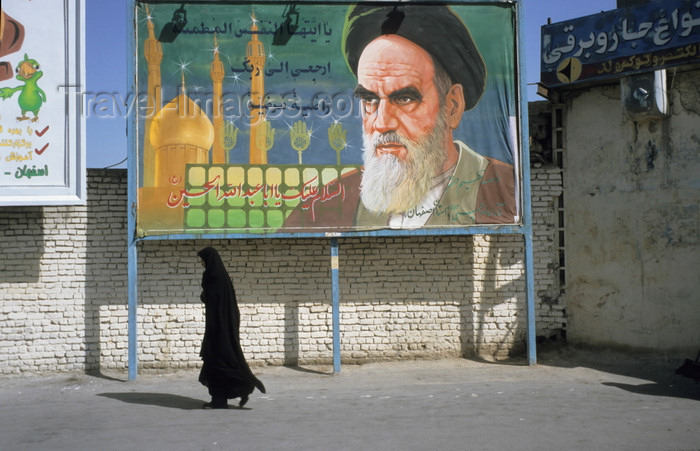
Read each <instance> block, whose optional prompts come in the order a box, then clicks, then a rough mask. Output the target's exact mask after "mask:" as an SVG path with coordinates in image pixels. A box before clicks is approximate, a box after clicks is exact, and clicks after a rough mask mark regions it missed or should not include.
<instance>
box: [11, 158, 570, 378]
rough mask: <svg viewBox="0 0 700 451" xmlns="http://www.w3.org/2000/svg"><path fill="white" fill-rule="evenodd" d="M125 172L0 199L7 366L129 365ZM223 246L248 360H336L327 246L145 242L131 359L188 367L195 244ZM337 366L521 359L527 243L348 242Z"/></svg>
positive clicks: (545, 324)
mask: <svg viewBox="0 0 700 451" xmlns="http://www.w3.org/2000/svg"><path fill="white" fill-rule="evenodd" d="M126 190H127V184H126V171H124V170H89V171H88V202H87V205H86V206H73V207H11V208H10V207H4V208H0V249H1V250H2V255H3V257H4V258H3V259H2V260H0V315H1V316H0V337H2V339H1V340H0V374H20V373H38V372H42V373H47V372H64V371H100V370H105V369H109V370H123V369H125V368H126V367H127V365H128V358H127V351H128V344H127V329H128V323H127V255H126V244H127V243H126V236H127V231H126V203H127V192H126ZM560 192H561V178H560V175H559V171H558V170H556V169H552V168H544V167H541V168H538V169H534V170H533V206H534V213H535V215H534V219H535V238H534V247H535V257H536V263H535V279H536V291H537V293H539V294H541V295H543V296H544V294H546V293H550V292H551V290H552V286H554V285H556V280H555V279H556V277H555V275H554V274H553V273H552V272H551V266H552V264H553V262H554V261H556V251H555V250H554V248H553V247H552V243H553V241H554V231H553V230H551V229H550V224H551V223H552V221H553V217H554V202H555V200H554V199H555V198H556V196H558V194H559V193H560ZM208 245H213V246H215V247H217V248H218V249H219V250H220V253H221V255H222V258H223V260H224V262H225V263H226V264H227V265H228V267H229V272H230V274H231V277H232V278H233V281H234V284H235V286H236V290H237V294H238V298H239V305H240V309H241V317H242V321H241V340H242V346H243V349H244V352H245V353H246V357H247V358H248V360H249V361H250V363H251V364H253V365H263V364H271V365H280V364H311V363H330V362H331V361H332V353H333V350H332V329H331V301H330V300H331V282H330V248H329V243H328V240H326V239H308V238H305V239H259V240H252V239H250V240H214V241H207V240H184V241H147V242H142V243H140V244H139V262H138V270H139V285H138V290H139V307H138V324H137V327H138V341H139V347H138V355H139V367H140V368H141V369H144V370H151V369H153V370H156V369H157V370H171V369H179V368H194V367H197V366H198V365H199V364H200V360H199V357H198V353H199V346H200V342H201V337H202V334H203V330H204V322H203V320H204V312H203V310H202V305H201V303H200V301H199V291H200V288H199V282H200V278H201V270H202V269H201V266H200V265H199V263H198V261H197V258H196V252H197V251H198V250H199V249H201V248H202V247H205V246H208ZM339 245H340V256H339V257H340V289H341V291H340V317H341V318H340V319H341V328H340V332H341V358H342V361H343V363H359V362H367V361H377V360H387V359H407V358H439V357H454V356H477V355H478V356H482V357H485V358H489V359H503V358H507V357H509V356H511V355H520V356H522V355H524V353H525V336H526V317H525V302H526V299H525V280H524V276H525V274H524V263H523V253H524V246H523V242H522V237H520V236H454V237H444V236H443V237H401V238H393V237H392V238H342V239H340V240H339ZM546 299H547V302H544V303H539V302H538V305H537V333H538V335H541V336H544V337H551V336H556V335H558V334H560V333H561V330H562V329H563V328H565V327H566V325H565V319H564V315H563V310H564V306H563V305H562V302H563V301H562V300H559V301H556V302H552V300H551V296H549V295H547V296H546Z"/></svg>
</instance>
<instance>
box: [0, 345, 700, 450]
mask: <svg viewBox="0 0 700 451" xmlns="http://www.w3.org/2000/svg"><path fill="white" fill-rule="evenodd" d="M681 363H682V360H678V359H677V358H674V359H663V358H659V357H639V356H628V355H623V354H615V353H603V354H601V353H594V352H590V351H581V350H575V351H574V350H571V349H564V350H554V351H549V352H547V353H545V354H543V355H541V356H540V357H539V364H538V365H536V366H533V367H530V366H527V365H525V364H524V362H515V363H513V362H509V363H489V362H482V361H475V360H465V359H449V360H438V361H407V362H387V363H375V364H368V365H361V366H355V365H343V367H342V371H341V373H340V374H337V375H332V374H331V371H332V368H331V367H313V368H289V367H263V368H260V367H257V368H253V371H254V372H255V373H256V374H257V376H258V377H259V378H260V379H261V380H262V381H263V383H264V384H265V386H266V387H267V390H268V393H267V394H261V393H259V392H257V391H256V392H254V393H253V395H252V396H251V398H250V401H249V403H248V405H246V407H245V408H244V409H238V408H235V409H234V408H232V409H229V410H202V409H201V405H202V404H203V403H204V402H206V401H208V395H207V392H206V388H205V387H203V386H201V385H199V383H198V382H197V372H194V371H188V372H179V373H177V374H169V375H166V376H157V375H148V374H140V375H139V376H138V378H137V379H136V380H135V381H126V374H113V375H105V376H101V377H95V376H86V375H82V374H77V375H56V376H51V377H25V378H4V379H0V382H1V385H2V387H1V388H0V449H2V450H6V451H14V450H71V451H73V450H124V449H126V450H133V451H136V450H217V449H226V450H256V451H257V450H265V451H267V450H285V451H288V450H305V451H306V450H571V449H573V450H691V449H695V450H697V449H700V384H696V383H695V382H694V381H693V380H691V379H687V378H683V377H680V376H676V375H675V374H674V373H673V370H674V369H675V368H676V367H677V366H679V365H680V364H681Z"/></svg>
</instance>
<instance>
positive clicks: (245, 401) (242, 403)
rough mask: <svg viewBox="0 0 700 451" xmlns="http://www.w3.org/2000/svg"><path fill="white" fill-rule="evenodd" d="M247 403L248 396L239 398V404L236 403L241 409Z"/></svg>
mask: <svg viewBox="0 0 700 451" xmlns="http://www.w3.org/2000/svg"><path fill="white" fill-rule="evenodd" d="M247 402H248V395H244V396H241V402H239V403H238V407H243V406H245V404H246V403H247Z"/></svg>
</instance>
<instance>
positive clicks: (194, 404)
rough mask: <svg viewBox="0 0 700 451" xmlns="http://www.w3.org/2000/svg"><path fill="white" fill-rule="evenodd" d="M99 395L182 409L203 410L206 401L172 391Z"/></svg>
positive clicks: (135, 402) (232, 406)
mask: <svg viewBox="0 0 700 451" xmlns="http://www.w3.org/2000/svg"><path fill="white" fill-rule="evenodd" d="M97 396H102V397H104V398H110V399H116V400H117V401H122V402H126V403H129V404H142V405H147V406H158V407H167V408H170V409H181V410H201V409H202V406H203V405H204V401H202V400H201V399H195V398H190V397H187V396H180V395H173V394H170V393H137V392H129V393H99V394H98V395H97ZM229 409H242V410H248V408H246V407H238V406H236V405H233V404H231V405H229Z"/></svg>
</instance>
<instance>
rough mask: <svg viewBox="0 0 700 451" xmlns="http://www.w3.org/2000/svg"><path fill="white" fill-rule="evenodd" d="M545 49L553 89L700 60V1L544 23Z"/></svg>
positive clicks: (544, 69)
mask: <svg viewBox="0 0 700 451" xmlns="http://www.w3.org/2000/svg"><path fill="white" fill-rule="evenodd" d="M541 52H542V53H541V76H540V80H541V82H542V84H544V85H546V86H548V87H556V86H561V85H567V84H571V83H581V82H586V81H592V80H597V79H605V78H617V77H620V76H622V75H629V74H632V73H638V72H645V71H650V70H657V69H662V68H666V67H672V66H678V65H681V64H688V63H690V62H694V61H698V60H700V1H698V0H659V1H652V2H649V3H647V4H645V5H642V6H635V7H630V8H619V9H615V10H612V11H606V12H602V13H600V14H593V15H590V16H585V17H580V18H577V19H572V20H568V21H564V22H558V23H555V24H551V25H545V26H543V27H542V47H541Z"/></svg>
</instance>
